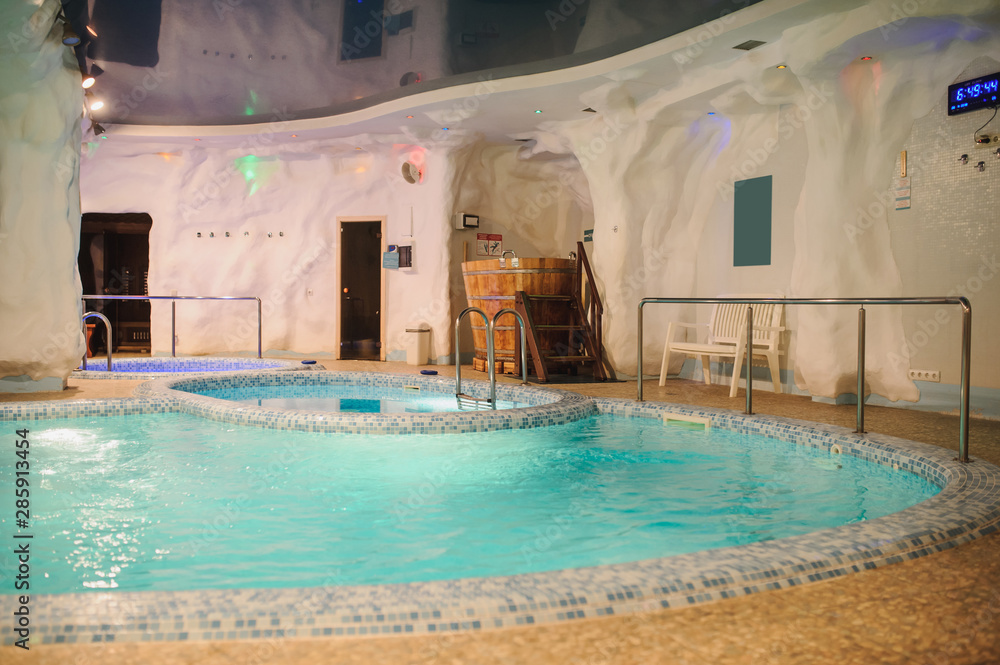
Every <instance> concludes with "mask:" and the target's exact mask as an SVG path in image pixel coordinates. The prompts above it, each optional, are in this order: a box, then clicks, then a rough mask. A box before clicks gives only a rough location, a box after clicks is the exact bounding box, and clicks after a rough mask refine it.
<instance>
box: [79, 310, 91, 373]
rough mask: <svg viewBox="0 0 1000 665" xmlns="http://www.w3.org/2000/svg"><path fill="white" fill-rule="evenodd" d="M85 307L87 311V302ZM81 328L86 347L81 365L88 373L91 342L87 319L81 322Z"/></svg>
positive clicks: (84, 318)
mask: <svg viewBox="0 0 1000 665" xmlns="http://www.w3.org/2000/svg"><path fill="white" fill-rule="evenodd" d="M83 305H84V309H86V308H87V307H86V306H87V301H84V302H83ZM80 327H81V328H82V329H83V339H84V342H83V343H84V347H83V363H81V364H82V365H83V371H85V372H86V371H87V354H88V353H90V340H89V339H87V317H83V319H81V320H80Z"/></svg>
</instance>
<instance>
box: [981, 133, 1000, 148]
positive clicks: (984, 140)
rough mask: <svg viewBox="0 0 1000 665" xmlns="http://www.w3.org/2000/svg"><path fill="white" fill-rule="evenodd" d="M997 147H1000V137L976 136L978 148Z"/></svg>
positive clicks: (989, 135) (993, 135) (991, 135)
mask: <svg viewBox="0 0 1000 665" xmlns="http://www.w3.org/2000/svg"><path fill="white" fill-rule="evenodd" d="M997 145H1000V136H997V135H996V134H977V135H976V147H977V148H996V147H997Z"/></svg>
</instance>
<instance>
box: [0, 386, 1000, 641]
mask: <svg viewBox="0 0 1000 665" xmlns="http://www.w3.org/2000/svg"><path fill="white" fill-rule="evenodd" d="M305 374H312V373H305ZM340 374H342V373H327V372H317V373H316V378H313V377H310V379H309V380H312V381H316V380H322V381H345V380H346V379H347V378H349V377H344V376H335V375H340ZM297 375H298V373H289V374H286V376H288V377H289V380H291V381H292V382H294V381H297V380H299V381H305V380H306V377H305V376H302V377H298V376H297ZM232 376H233V377H236V378H238V377H237V375H232ZM242 377H244V378H243V379H240V380H246V381H251V382H259V381H260V380H262V379H263V378H264V377H263V376H258V375H255V374H243V375H242ZM324 377H325V378H324ZM350 378H352V381H353V382H355V383H356V382H357V381H356V380H354V378H353V377H350ZM225 380H227V379H226V378H225V377H221V376H220V377H198V378H196V379H170V380H160V381H156V382H152V383H150V384H145V386H144V388H146V390H145V392H144V393H143V394H144V396H143V397H142V398H139V399H132V400H115V401H103V402H87V403H75V404H74V403H68V404H67V403H63V404H46V405H44V406H40V405H31V404H29V403H11V404H5V405H2V409H0V419H2V420H3V421H5V425H6V426H7V427H9V428H10V429H11V431H16V430H21V431H24V430H27V431H25V432H24V434H25V435H26V436H27V437H28V438H29V440H32V443H31V448H30V451H31V453H30V455H31V460H32V461H31V464H32V467H31V474H32V476H31V477H32V479H33V481H34V484H33V485H32V501H33V504H32V505H33V520H34V521H33V522H32V523H31V525H30V526H29V527H25V528H24V529H25V530H30V531H32V535H33V539H32V547H36V548H37V551H38V552H39V553H40V554H39V556H38V557H37V560H38V561H41V562H44V563H39V564H38V566H39V573H41V568H43V567H44V568H46V570H45V571H44V572H45V573H46V574H47V575H48V577H46V578H44V579H42V580H39V581H38V584H40V585H41V586H40V587H39V589H38V592H36V590H35V588H34V587H33V589H32V591H33V595H32V609H31V612H32V622H33V623H32V625H33V626H37V627H39V628H40V629H41V630H39V632H38V633H37V634H39V635H41V636H42V640H43V642H48V643H59V642H77V641H79V642H87V643H90V642H93V641H104V640H114V641H117V642H121V641H140V640H143V641H145V640H172V639H183V640H225V639H251V640H253V639H269V638H296V637H301V638H317V637H324V636H330V637H337V636H358V635H382V634H406V633H425V634H426V633H440V632H448V631H458V630H473V631H475V630H484V629H491V628H499V627H504V626H515V625H525V624H534V623H543V622H560V621H569V620H575V619H578V618H587V617H598V616H606V615H612V614H615V615H618V614H623V613H628V612H635V611H642V610H649V609H653V608H664V607H683V606H688V605H691V604H696V603H702V602H707V601H712V600H717V599H721V598H729V597H735V596H742V595H748V594H753V593H757V592H759V591H764V590H769V589H780V588H786V587H792V586H798V585H800V584H805V583H808V582H810V581H817V580H823V579H829V578H833V577H838V576H840V575H843V574H847V573H850V572H852V571H858V570H862V569H866V568H875V567H878V566H882V565H886V564H889V563H894V562H897V561H902V560H906V559H909V558H914V557H918V556H922V555H926V554H931V553H933V552H936V551H940V550H944V549H949V548H952V547H954V546H956V545H959V544H961V543H963V542H966V541H969V540H971V539H974V538H976V537H978V536H980V535H983V534H985V533H989V532H991V531H994V530H995V529H996V528H997V525H998V523H1000V493H998V491H997V490H998V486H1000V484H998V481H1000V469H997V468H996V467H994V466H992V465H990V464H986V463H983V462H981V461H977V462H976V463H975V464H959V463H958V462H955V461H954V460H953V459H952V453H951V452H950V451H948V450H945V449H942V448H938V447H934V446H928V445H923V444H918V443H914V442H909V441H903V440H899V439H894V438H892V437H886V436H881V435H874V434H868V435H864V436H860V437H859V436H857V435H854V434H853V433H850V432H848V431H847V430H844V429H842V428H836V427H830V426H822V425H813V424H809V423H803V422H799V421H793V420H787V419H781V418H772V417H766V416H743V415H741V414H736V413H732V412H727V411H722V410H715V409H701V408H695V407H684V406H679V405H667V404H650V403H637V402H632V401H628V400H611V399H588V398H582V397H580V396H579V395H569V396H568V397H562V395H567V394H566V393H561V392H560V391H553V390H538V391H536V390H535V389H533V388H525V387H522V386H518V385H509V384H501V385H499V386H498V387H497V388H498V393H499V395H500V397H501V398H502V399H511V400H513V401H521V400H522V399H523V401H524V402H525V403H528V404H533V406H530V407H527V408H524V409H509V410H507V411H505V412H485V413H481V414H475V413H471V414H470V413H444V414H333V415H332V416H331V415H330V414H323V413H312V412H307V411H287V412H283V413H281V415H271V414H272V413H274V414H278V413H279V411H278V410H273V411H271V410H266V409H264V410H260V407H251V406H234V405H233V404H226V405H225V406H224V407H218V404H217V403H218V402H221V400H214V399H212V398H208V397H205V396H202V395H194V394H190V393H184V392H182V391H178V390H175V389H174V388H173V387H169V386H167V387H165V386H166V384H170V385H171V386H172V385H175V384H176V382H178V381H195V382H200V381H207V382H209V383H211V382H213V381H225ZM268 380H270V379H268ZM275 380H276V379H275ZM368 380H369V381H370V382H374V383H379V384H381V385H389V386H391V385H395V384H396V383H397V382H410V381H413V380H415V377H406V376H385V375H381V376H380V375H369V376H368ZM437 381H441V384H440V385H441V387H442V389H444V388H446V387H447V385H448V384H449V383H450V382H449V381H447V380H444V381H442V380H440V379H437ZM204 385H208V384H202V386H203V387H204ZM452 385H453V384H452ZM430 386H431V384H430V383H429V384H427V387H430ZM465 387H466V386H465V383H464V382H463V388H465ZM486 388H487V386H485V384H482V383H479V382H469V386H468V390H469V391H482V390H485V389H486ZM199 410H202V411H206V412H207V413H206V415H210V417H211V418H212V421H208V420H205V419H204V418H202V417H195V416H196V415H200V414H196V412H197V411H199ZM533 410H536V411H535V412H534V414H535V415H533V416H532V415H530V414H531V412H532V411H533ZM248 411H250V412H254V411H257V412H256V413H254V414H253V415H252V416H250V418H249V420H250V421H251V422H249V423H244V422H242V421H241V419H245V416H246V412H248ZM262 414H263V415H262ZM526 414H527V415H526ZM122 415H126V416H128V417H126V418H119V417H118V416H122ZM518 417H520V418H527V420H524V421H521V420H517V418H518ZM53 418H68V420H52V419H53ZM259 418H263V420H258V419H259ZM276 418H279V419H283V420H280V421H279V420H275V419H276ZM331 418H332V419H333V420H335V421H336V426H333V427H326V426H323V427H320V429H322V430H323V431H324V432H327V433H323V434H319V433H310V430H313V429H315V428H316V427H317V425H322V424H323V423H326V425H329V424H330V423H329V422H328V420H324V419H331ZM350 418H357V419H361V420H360V421H352V420H350ZM476 418H479V419H480V420H481V422H480V423H479V424H478V425H472V424H470V422H471V421H470V419H476ZM512 418H514V419H512ZM340 419H347V420H340ZM560 419H561V422H558V423H557V422H555V421H557V420H560ZM678 419H679V420H680V421H681V422H682V423H692V422H701V423H707V424H708V426H709V427H710V431H708V432H705V431H703V430H700V429H692V428H691V427H680V428H675V427H674V426H673V424H672V423H673V422H674V421H675V420H678ZM359 423H360V424H359ZM365 423H373V424H372V427H373V428H374V430H376V431H375V432H374V433H369V434H370V435H364V436H358V435H357V434H359V433H362V434H363V433H364V432H363V430H364V428H365V427H367V425H366V424H365ZM244 424H251V425H254V426H253V427H250V428H248V427H244V426H242V425H244ZM532 424H533V425H534V429H531V427H532ZM522 425H523V426H522ZM359 428H360V429H359ZM439 428H444V429H439ZM449 428H453V429H449ZM477 428H478V429H477ZM505 430H507V431H505ZM509 430H517V431H509ZM399 432H406V433H408V434H409V435H408V436H386V434H397V433H399ZM422 432H423V433H422ZM426 432H430V433H426ZM451 432H458V433H455V434H452V433H451ZM463 432H464V433H463ZM470 433H471V434H470ZM4 473H5V474H7V475H10V474H12V473H14V471H13V469H12V468H10V467H8V468H7V469H5V470H4ZM6 480H7V477H6V476H5V479H4V482H6ZM904 495H905V497H906V498H905V499H903V496H904ZM907 506H908V507H907ZM36 511H38V512H36ZM9 518H10V516H7V517H4V516H0V519H3V520H8V519H9ZM816 520H818V521H816ZM834 524H839V525H840V526H834ZM7 526H10V527H11V529H10V530H11V531H16V530H17V529H16V528H15V525H13V524H10V525H8V524H6V523H5V527H7ZM35 560H36V559H34V558H33V561H35ZM4 572H8V571H4ZM39 576H41V575H39ZM238 579H243V580H245V581H236V580H238ZM247 580H248V581H247ZM6 591H7V593H11V592H10V590H6ZM67 591H77V592H78V593H66V592H67ZM15 608H16V600H15V597H14V596H12V595H4V596H2V597H0V612H4V613H7V612H12V611H13V610H14V609H15ZM0 636H2V639H3V642H4V643H5V644H10V643H11V642H12V641H13V639H14V635H13V633H12V629H11V628H10V626H9V625H5V626H0Z"/></svg>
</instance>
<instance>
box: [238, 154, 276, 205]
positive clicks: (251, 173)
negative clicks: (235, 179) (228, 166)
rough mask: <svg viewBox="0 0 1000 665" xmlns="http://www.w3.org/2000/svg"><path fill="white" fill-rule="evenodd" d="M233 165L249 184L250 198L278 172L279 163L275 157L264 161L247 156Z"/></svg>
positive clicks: (248, 192) (254, 156) (253, 156)
mask: <svg viewBox="0 0 1000 665" xmlns="http://www.w3.org/2000/svg"><path fill="white" fill-rule="evenodd" d="M233 164H234V166H235V167H236V170H237V171H239V172H240V174H241V175H242V176H243V180H244V182H246V184H247V196H248V197H249V196H253V195H254V194H255V193H256V192H257V190H258V189H260V188H261V187H263V186H264V185H266V184H267V181H268V180H270V179H271V176H272V175H274V173H275V171H277V170H278V164H277V161H276V160H275V159H274V158H273V157H271V158H264V159H262V158H260V157H258V156H256V155H247V156H245V157H239V158H237V159H236V160H235V162H234V163H233Z"/></svg>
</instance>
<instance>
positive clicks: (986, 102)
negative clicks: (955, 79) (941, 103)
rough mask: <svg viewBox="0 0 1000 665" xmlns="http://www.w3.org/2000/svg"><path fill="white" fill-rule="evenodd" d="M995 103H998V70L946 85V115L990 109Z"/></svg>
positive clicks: (999, 97) (999, 94) (999, 74)
mask: <svg viewBox="0 0 1000 665" xmlns="http://www.w3.org/2000/svg"><path fill="white" fill-rule="evenodd" d="M997 104H1000V72H998V73H996V74H990V75H989V76H980V77H979V78H977V79H972V80H969V81H962V82H961V83H954V84H952V85H949V86H948V115H958V114H959V113H968V112H969V111H977V110H979V109H991V108H993V107H994V106H996V105H997Z"/></svg>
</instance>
